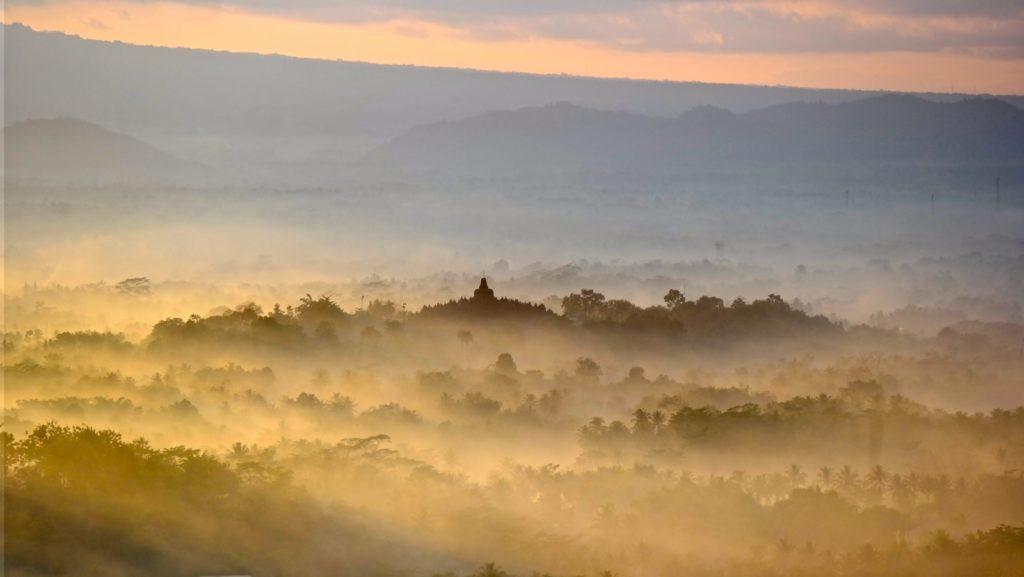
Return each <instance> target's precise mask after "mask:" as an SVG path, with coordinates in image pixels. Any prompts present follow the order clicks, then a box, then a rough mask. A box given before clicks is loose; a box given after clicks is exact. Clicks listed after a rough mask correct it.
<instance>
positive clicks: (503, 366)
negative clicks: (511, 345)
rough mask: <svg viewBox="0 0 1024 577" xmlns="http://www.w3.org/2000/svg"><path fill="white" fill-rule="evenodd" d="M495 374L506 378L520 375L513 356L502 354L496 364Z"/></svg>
mask: <svg viewBox="0 0 1024 577" xmlns="http://www.w3.org/2000/svg"><path fill="white" fill-rule="evenodd" d="M494 372H496V373H498V374H499V375H504V376H506V377H515V376H516V375H518V374H519V368H518V367H517V366H516V362H515V360H513V359H512V355H510V354H508V353H501V354H500V355H498V360H497V361H496V362H495V363H494Z"/></svg>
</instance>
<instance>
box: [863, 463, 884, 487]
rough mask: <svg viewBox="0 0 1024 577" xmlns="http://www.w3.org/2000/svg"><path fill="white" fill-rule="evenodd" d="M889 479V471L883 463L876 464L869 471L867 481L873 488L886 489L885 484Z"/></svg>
mask: <svg viewBox="0 0 1024 577" xmlns="http://www.w3.org/2000/svg"><path fill="white" fill-rule="evenodd" d="M888 481H889V473H888V472H886V470H885V467H882V466H881V465H875V466H874V467H871V470H870V471H868V476H867V482H868V484H869V485H870V486H871V488H872V489H874V490H876V491H884V490H885V486H886V484H887V483H888Z"/></svg>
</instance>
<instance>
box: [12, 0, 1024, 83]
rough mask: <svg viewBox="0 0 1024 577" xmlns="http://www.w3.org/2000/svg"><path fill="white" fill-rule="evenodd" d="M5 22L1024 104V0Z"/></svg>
mask: <svg viewBox="0 0 1024 577" xmlns="http://www.w3.org/2000/svg"><path fill="white" fill-rule="evenodd" d="M4 21H5V22H8V23H10V22H19V23H22V24H26V25H28V26H31V27H32V28H35V29H37V30H54V31H62V32H66V33H69V34H75V35H78V36H82V37H85V38H92V39H98V40H119V41H123V42H128V43H133V44H146V45H157V46H182V47H190V48H209V49H216V50H230V51H238V52H259V53H276V54H287V55H291V56H300V57H312V58H326V59H343V60H358V61H366V62H377V63H385V64H415V65H423V66H450V67H459V68H477V69H485V70H500V71H517V72H533V73H544V74H572V75H583V76H601V77H617V78H643V79H654V80H684V81H704V82H728V83H741V84H766V85H790V86H808V87H832V88H854V89H888V90H912V91H934V92H968V93H991V94H1022V93H1024V0H850V1H843V2H840V1H838V0H719V1H716V0H667V1H663V0H518V1H504V2H498V1H496V0H376V1H374V0H287V1H271V0H222V1H217V0H168V1H155V0H7V2H6V7H5V14H4Z"/></svg>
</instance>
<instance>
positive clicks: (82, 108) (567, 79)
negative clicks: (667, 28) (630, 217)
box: [4, 25, 1022, 167]
mask: <svg viewBox="0 0 1024 577" xmlns="http://www.w3.org/2000/svg"><path fill="white" fill-rule="evenodd" d="M4 32H5V38H4V42H5V47H4V50H5V55H4V56H5V75H6V79H7V83H6V86H7V88H6V95H5V96H6V102H5V106H6V122H7V123H13V122H17V121H20V120H26V119H30V118H49V117H55V116H72V117H77V118H88V119H90V120H92V121H94V122H97V123H99V124H101V125H103V126H107V127H111V128H114V129H116V130H120V131H123V132H126V133H129V134H133V135H135V136H138V137H140V138H144V139H145V140H146V141H148V142H151V143H153V144H155V145H157V146H159V147H161V148H163V149H164V150H168V151H171V152H174V153H175V154H177V155H178V156H182V157H188V158H192V159H196V160H200V161H202V162H204V163H207V164H215V163H224V164H231V163H235V164H245V165H246V166H249V167H265V166H267V164H268V163H272V162H280V163H282V165H284V164H286V163H289V162H294V161H295V160H296V159H297V160H299V161H301V162H320V163H324V164H331V163H337V162H339V161H346V160H352V159H355V158H358V157H359V156H361V155H363V154H365V153H366V152H367V151H369V150H371V149H372V148H374V147H375V146H378V145H380V144H383V143H384V142H386V141H387V140H389V139H392V138H395V137H398V136H399V135H401V134H402V133H404V132H405V131H407V130H409V129H411V128H413V127H415V126H418V125H422V124H427V123H433V122H439V121H443V120H452V119H458V118H466V117H469V116H474V115H478V114H483V113H485V112H487V111H493V110H514V109H518V108H522V107H532V106H543V105H545V104H548V103H551V102H559V101H566V102H572V103H574V104H577V105H579V106H583V107H587V108H593V109H597V110H624V111H629V112H632V113H635V114H645V115H651V116H660V117H670V118H671V117H676V116H678V115H679V114H681V113H683V112H684V111H686V110H689V109H690V108H693V107H695V106H700V105H709V104H713V105H715V106H719V107H722V108H725V109H727V110H730V111H733V112H737V113H742V112H746V111H749V110H752V109H758V108H764V107H768V106H773V105H778V104H783V103H787V102H793V101H798V100H806V101H815V102H829V103H838V102H847V101H851V100H857V99H862V98H864V97H866V96H871V95H875V94H878V92H858V91H849V90H810V89H800V88H787V87H767V86H743V85H725V84H705V83H695V82H651V81H633V80H619V79H596V78H582V77H571V76H539V75H530V74H511V73H496V72H484V71H473V70H455V69H443V68H425V67H414V66H384V65H375V64H366V63H358V62H344V61H326V60H311V59H301V58H290V57H284V56H274V55H256V54H237V53H227V52H216V51H209V50H191V49H180V48H156V47H147V46H134V45H129V44H122V43H112V42H99V41H92V40H84V39H81V38H78V37H74V36H67V35H64V34H59V33H51V32H36V31H33V30H32V29H30V28H27V27H25V26H21V25H6V26H5V27H4ZM184 87H187V89H185V88H184ZM928 98H930V99H936V100H945V99H951V98H958V97H956V96H953V95H928ZM1014 102H1016V103H1018V104H1019V103H1021V102H1022V100H1020V99H1017V100H1016V101H1014Z"/></svg>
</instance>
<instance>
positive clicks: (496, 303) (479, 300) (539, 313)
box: [420, 277, 561, 319]
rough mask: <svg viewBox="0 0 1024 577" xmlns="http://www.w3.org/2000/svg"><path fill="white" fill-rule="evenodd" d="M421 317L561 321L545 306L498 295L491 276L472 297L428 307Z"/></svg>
mask: <svg viewBox="0 0 1024 577" xmlns="http://www.w3.org/2000/svg"><path fill="white" fill-rule="evenodd" d="M420 314H421V315H424V316H429V317H448V318H459V319H471V318H476V319H486V318H491V317H501V318H504V319H518V318H523V319H537V318H540V317H543V318H552V319H559V318H561V317H559V316H558V315H556V314H555V313H553V312H551V311H550V310H548V308H547V307H545V306H544V305H541V304H536V303H531V302H524V301H520V300H516V299H510V298H505V297H501V298H498V297H496V296H494V290H493V289H492V288H491V287H490V286H488V285H487V277H484V278H481V279H480V286H479V287H477V289H476V290H475V291H473V296H472V297H462V298H460V299H457V300H450V301H448V302H446V303H439V304H436V305H427V306H425V307H423V309H421V310H420Z"/></svg>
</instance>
